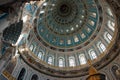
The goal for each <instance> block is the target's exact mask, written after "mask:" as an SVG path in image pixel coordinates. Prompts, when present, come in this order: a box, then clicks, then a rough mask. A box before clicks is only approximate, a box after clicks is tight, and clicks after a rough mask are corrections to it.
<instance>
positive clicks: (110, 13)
mask: <svg viewBox="0 0 120 80" xmlns="http://www.w3.org/2000/svg"><path fill="white" fill-rule="evenodd" d="M107 13H108V15H109V16H113V14H112V11H111V9H110V8H107Z"/></svg>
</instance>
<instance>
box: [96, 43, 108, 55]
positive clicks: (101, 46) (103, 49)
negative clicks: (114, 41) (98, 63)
mask: <svg viewBox="0 0 120 80" xmlns="http://www.w3.org/2000/svg"><path fill="white" fill-rule="evenodd" d="M97 48H98V49H99V51H100V52H101V53H102V52H104V51H105V50H106V47H105V45H104V44H103V43H102V42H101V41H99V42H98V43H97Z"/></svg>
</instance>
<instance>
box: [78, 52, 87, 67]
mask: <svg viewBox="0 0 120 80" xmlns="http://www.w3.org/2000/svg"><path fill="white" fill-rule="evenodd" d="M79 60H80V64H81V65H82V64H86V58H85V55H84V54H80V55H79Z"/></svg>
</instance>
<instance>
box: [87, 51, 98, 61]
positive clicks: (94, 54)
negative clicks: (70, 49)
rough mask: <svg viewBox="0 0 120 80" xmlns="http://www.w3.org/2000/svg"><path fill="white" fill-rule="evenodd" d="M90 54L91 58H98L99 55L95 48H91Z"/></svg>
mask: <svg viewBox="0 0 120 80" xmlns="http://www.w3.org/2000/svg"><path fill="white" fill-rule="evenodd" d="M88 54H89V55H90V58H91V59H95V58H97V55H96V53H95V51H94V50H93V49H90V50H89V51H88Z"/></svg>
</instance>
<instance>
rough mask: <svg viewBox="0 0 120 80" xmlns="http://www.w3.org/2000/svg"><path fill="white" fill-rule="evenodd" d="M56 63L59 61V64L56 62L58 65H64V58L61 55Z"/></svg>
mask: <svg viewBox="0 0 120 80" xmlns="http://www.w3.org/2000/svg"><path fill="white" fill-rule="evenodd" d="M58 63H59V64H58V66H59V67H64V66H65V60H64V58H63V57H60V58H59V62H58Z"/></svg>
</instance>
